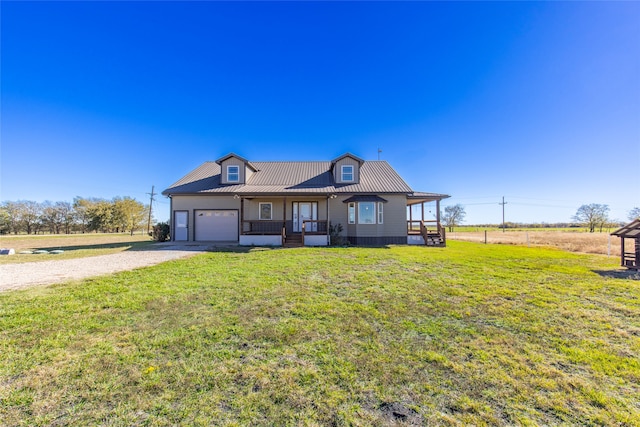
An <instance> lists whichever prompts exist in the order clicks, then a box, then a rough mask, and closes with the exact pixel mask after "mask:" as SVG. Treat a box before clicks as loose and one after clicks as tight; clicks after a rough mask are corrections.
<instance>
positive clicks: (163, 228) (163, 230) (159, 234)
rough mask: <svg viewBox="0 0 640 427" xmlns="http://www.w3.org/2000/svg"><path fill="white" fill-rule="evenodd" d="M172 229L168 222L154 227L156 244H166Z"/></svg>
mask: <svg viewBox="0 0 640 427" xmlns="http://www.w3.org/2000/svg"><path fill="white" fill-rule="evenodd" d="M170 231H171V228H170V227H169V224H168V223H166V222H159V223H157V224H156V225H154V226H153V240H155V241H156V242H164V241H167V240H169V235H170Z"/></svg>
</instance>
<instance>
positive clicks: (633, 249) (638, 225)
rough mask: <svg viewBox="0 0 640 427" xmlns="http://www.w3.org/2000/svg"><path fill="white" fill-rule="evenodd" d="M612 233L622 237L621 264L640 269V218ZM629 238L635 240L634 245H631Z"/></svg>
mask: <svg viewBox="0 0 640 427" xmlns="http://www.w3.org/2000/svg"><path fill="white" fill-rule="evenodd" d="M611 235H612V236H618V237H620V265H622V266H623V267H627V268H629V269H632V270H640V218H639V219H636V220H635V221H631V222H630V223H629V224H627V225H625V226H624V227H622V228H619V229H617V230H616V231H614V232H613V233H611ZM629 240H630V241H631V242H633V246H632V245H629V243H630V242H629ZM625 241H626V243H625Z"/></svg>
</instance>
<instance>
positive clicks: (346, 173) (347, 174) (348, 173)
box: [342, 165, 353, 182]
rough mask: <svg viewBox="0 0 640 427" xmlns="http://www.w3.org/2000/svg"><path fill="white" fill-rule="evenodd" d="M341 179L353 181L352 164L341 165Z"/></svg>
mask: <svg viewBox="0 0 640 427" xmlns="http://www.w3.org/2000/svg"><path fill="white" fill-rule="evenodd" d="M342 181H347V182H350V181H353V165H344V166H342Z"/></svg>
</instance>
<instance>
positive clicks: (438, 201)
mask: <svg viewBox="0 0 640 427" xmlns="http://www.w3.org/2000/svg"><path fill="white" fill-rule="evenodd" d="M436 223H437V224H438V227H439V226H440V199H436Z"/></svg>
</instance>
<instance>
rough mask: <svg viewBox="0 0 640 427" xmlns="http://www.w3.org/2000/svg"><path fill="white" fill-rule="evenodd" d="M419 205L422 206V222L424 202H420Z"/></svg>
mask: <svg viewBox="0 0 640 427" xmlns="http://www.w3.org/2000/svg"><path fill="white" fill-rule="evenodd" d="M420 206H421V207H422V222H424V202H422V203H420Z"/></svg>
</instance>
